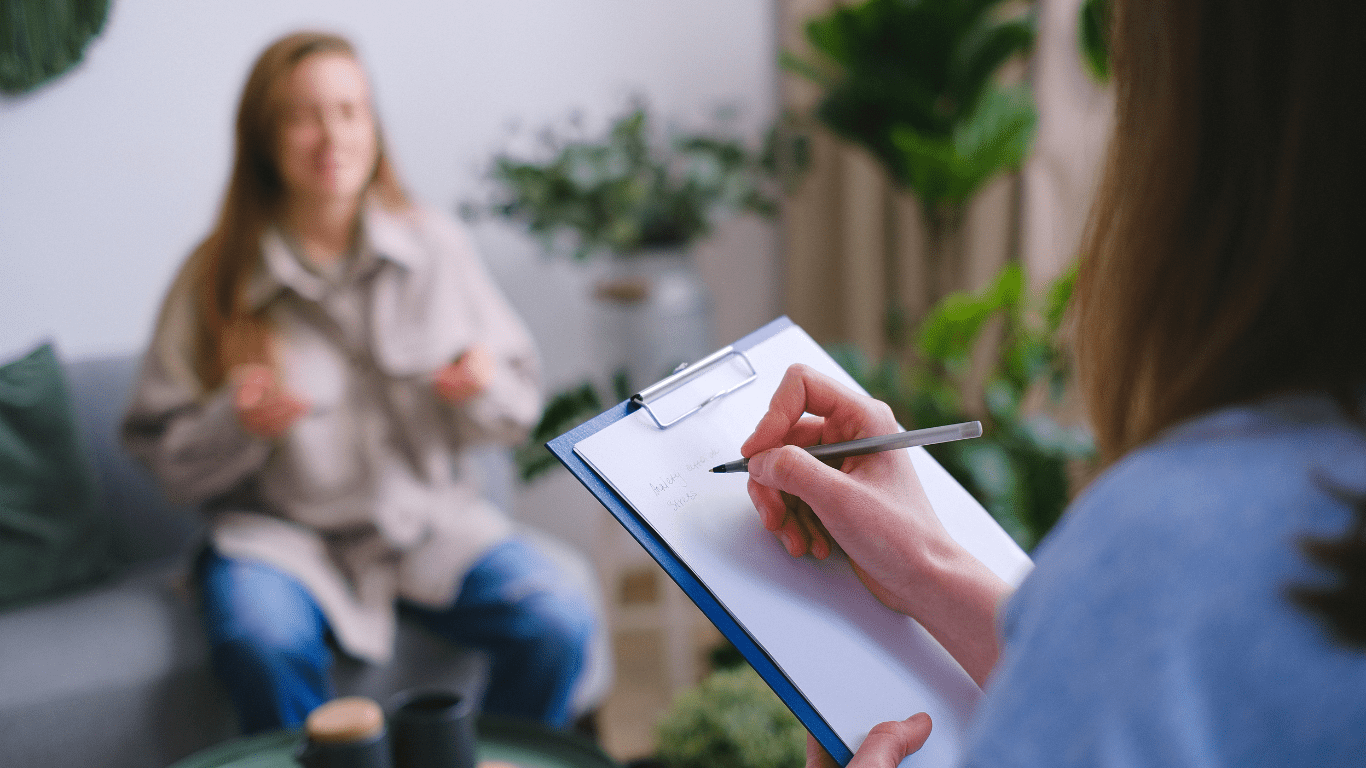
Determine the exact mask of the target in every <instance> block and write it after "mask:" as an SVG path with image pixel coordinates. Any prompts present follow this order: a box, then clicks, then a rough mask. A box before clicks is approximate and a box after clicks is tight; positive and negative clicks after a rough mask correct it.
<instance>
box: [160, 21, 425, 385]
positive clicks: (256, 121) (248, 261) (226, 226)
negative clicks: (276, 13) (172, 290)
mask: <svg viewBox="0 0 1366 768" xmlns="http://www.w3.org/2000/svg"><path fill="white" fill-rule="evenodd" d="M324 53H328V54H342V55H345V56H350V57H352V58H353V59H354V58H356V51H355V48H354V47H353V46H352V45H351V43H349V42H348V41H347V40H345V39H344V38H341V37H338V36H337V35H333V34H328V33H324V32H296V33H294V34H290V35H286V36H285V37H282V38H280V39H279V40H276V41H275V42H274V43H271V44H270V45H269V46H268V47H267V48H266V49H265V50H264V51H263V52H262V53H261V55H260V56H259V57H258V58H257V59H256V64H255V65H254V66H253V67H252V70H251V74H250V75H248V77H247V82H246V85H245V86H244V87H243V89H242V97H241V100H240V101H239V103H238V106H237V123H236V141H235V147H234V153H233V163H232V175H231V177H230V178H229V180H228V189H227V193H226V194H225V195H224V199H223V205H222V208H221V209H220V211H219V214H218V220H217V222H216V223H215V224H214V227H213V229H212V230H211V231H210V232H209V235H208V237H206V238H205V239H204V241H203V242H202V243H200V245H199V247H198V248H196V249H195V251H194V253H193V254H191V256H190V260H189V261H188V262H187V264H186V267H185V268H186V269H187V270H189V275H188V276H189V278H190V281H191V285H192V290H193V293H194V300H195V310H196V312H195V314H196V320H197V323H196V348H195V351H196V356H195V373H196V374H197V375H198V377H199V379H200V383H201V384H202V385H203V387H204V388H205V389H206V390H211V389H214V388H216V387H217V386H218V385H220V384H221V383H222V382H223V380H224V379H225V377H226V376H227V372H228V371H229V369H231V368H232V366H234V365H236V364H239V363H247V362H259V363H267V362H269V338H270V328H269V324H268V323H267V321H266V319H265V317H263V316H262V315H260V314H258V313H255V312H253V311H252V310H251V307H250V306H248V304H247V297H246V287H247V283H248V282H249V281H250V279H251V276H252V275H253V274H254V272H255V271H256V269H257V268H258V266H259V264H260V261H261V253H260V243H261V236H262V235H263V234H264V233H265V231H266V228H267V227H268V226H269V225H270V224H271V222H272V221H274V220H275V219H276V217H278V216H279V215H280V213H281V206H282V204H283V203H284V199H285V195H286V192H287V190H286V189H285V185H284V181H283V179H282V177H281V175H280V171H279V168H278V167H277V147H278V136H279V127H280V119H281V113H282V106H283V104H282V100H281V94H280V89H281V87H282V85H283V83H284V81H285V80H286V79H287V78H288V77H289V75H290V74H291V73H292V72H293V71H294V69H295V67H297V66H298V65H299V63H300V62H301V61H303V60H304V59H305V58H307V57H309V56H314V55H318V54H324ZM375 122H376V135H377V137H378V141H379V147H378V161H377V162H376V164H375V169H374V175H373V176H372V178H371V182H370V186H369V188H368V192H367V194H370V195H372V196H374V197H375V198H376V199H378V200H379V201H380V202H381V203H382V204H384V205H385V206H387V207H390V208H394V209H402V208H405V207H407V206H408V205H409V202H408V198H407V196H406V195H405V194H404V192H403V188H402V185H400V184H399V181H398V177H397V175H396V174H395V172H394V169H393V165H392V164H391V163H390V162H389V159H388V158H389V155H388V152H387V151H386V150H385V147H384V140H383V132H382V131H381V130H380V129H379V120H378V117H376V119H375Z"/></svg>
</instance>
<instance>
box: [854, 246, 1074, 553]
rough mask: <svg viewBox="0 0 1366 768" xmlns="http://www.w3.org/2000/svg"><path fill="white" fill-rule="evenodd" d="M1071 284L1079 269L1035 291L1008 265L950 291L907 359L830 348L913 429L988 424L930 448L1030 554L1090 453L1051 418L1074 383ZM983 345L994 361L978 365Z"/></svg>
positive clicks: (926, 322)
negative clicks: (973, 285) (1065, 336)
mask: <svg viewBox="0 0 1366 768" xmlns="http://www.w3.org/2000/svg"><path fill="white" fill-rule="evenodd" d="M1075 279H1076V268H1075V267H1073V268H1072V269H1070V270H1068V271H1067V272H1065V273H1064V274H1063V275H1062V276H1061V277H1059V278H1058V279H1057V280H1056V281H1054V282H1053V283H1052V284H1051V285H1050V286H1049V287H1048V289H1047V290H1046V291H1045V292H1044V294H1043V295H1042V296H1039V297H1035V296H1032V295H1030V294H1029V292H1028V291H1027V290H1026V287H1025V277H1024V271H1023V270H1022V269H1020V267H1019V265H1018V264H1012V265H1009V266H1007V267H1006V268H1005V269H1004V270H1003V271H1002V272H1001V273H1000V275H998V276H997V277H996V279H995V281H993V283H992V284H991V285H989V286H987V287H986V288H985V289H983V290H982V291H980V292H978V293H975V294H974V293H963V292H960V293H953V294H950V295H949V296H947V297H945V298H944V299H943V300H942V301H940V302H939V303H938V304H937V305H936V306H935V307H934V308H933V309H932V310H931V311H930V313H929V315H928V316H927V317H926V318H925V320H924V322H923V323H922V324H921V326H920V328H919V331H918V333H917V334H916V338H915V352H916V355H915V357H914V358H913V362H910V363H907V362H904V361H901V360H898V359H894V358H885V359H882V360H870V359H869V358H867V357H866V356H865V355H863V354H862V353H860V352H859V351H858V350H857V349H855V348H853V347H851V346H841V347H837V348H834V349H832V350H831V352H832V354H833V355H834V356H835V358H836V359H837V360H839V361H840V364H841V365H843V366H844V368H845V369H846V370H848V371H849V372H850V374H851V375H852V376H853V377H854V378H855V379H856V380H857V381H858V382H859V383H860V384H862V385H863V387H864V388H865V389H867V390H868V391H869V393H870V394H872V395H873V396H874V397H877V398H878V399H880V400H883V401H885V402H887V403H888V404H889V405H891V406H892V410H893V411H894V412H895V413H896V415H897V419H898V420H899V421H900V422H901V423H902V424H904V425H906V426H907V427H922V426H924V427H928V426H936V425H939V424H948V423H953V422H958V421H966V420H969V419H978V418H980V419H981V421H982V422H983V425H982V426H983V434H982V437H980V438H978V439H976V440H962V441H958V442H955V443H945V444H943V445H939V446H931V447H930V448H929V449H928V450H929V451H930V453H931V455H933V456H934V457H935V458H936V459H937V460H938V461H939V462H940V463H941V464H943V465H944V468H945V469H947V470H948V471H949V473H950V474H952V475H953V476H954V477H955V478H956V479H957V480H958V481H959V482H960V483H962V484H963V486H964V487H965V488H967V489H968V491H969V492H970V493H971V494H972V495H973V497H974V498H976V499H977V500H978V501H980V502H982V505H983V506H984V507H986V509H987V511H988V512H990V513H991V515H992V516H993V517H994V518H996V520H997V522H999V523H1000V524H1001V526H1002V527H1003V528H1005V529H1006V531H1007V532H1009V533H1010V534H1011V536H1012V537H1013V538H1014V539H1015V540H1016V542H1017V543H1018V544H1020V546H1021V547H1023V548H1024V549H1025V550H1026V551H1028V550H1030V549H1033V547H1034V545H1035V544H1037V543H1038V541H1039V540H1040V539H1041V538H1043V536H1044V534H1046V533H1047V532H1048V531H1049V529H1050V528H1052V526H1053V524H1054V523H1055V522H1056V521H1057V519H1058V516H1059V515H1060V514H1062V510H1063V508H1064V507H1066V506H1067V502H1068V499H1069V497H1070V490H1071V483H1070V482H1069V481H1070V479H1071V476H1072V475H1073V474H1074V473H1076V472H1078V471H1080V472H1084V471H1085V470H1086V468H1087V466H1088V465H1089V464H1090V463H1091V462H1092V461H1093V460H1094V453H1095V452H1094V448H1093V445H1092V442H1091V437H1090V434H1089V432H1087V430H1086V429H1084V428H1082V427H1076V426H1072V427H1068V426H1063V425H1062V424H1061V423H1060V422H1059V421H1058V420H1057V419H1055V418H1054V417H1053V416H1051V415H1050V410H1051V407H1053V406H1056V405H1057V403H1058V401H1059V400H1060V399H1061V397H1062V396H1063V394H1064V390H1065V388H1066V386H1067V383H1068V380H1069V378H1070V371H1071V368H1070V364H1069V358H1068V355H1067V352H1066V350H1065V349H1064V347H1063V342H1062V340H1061V338H1060V327H1061V325H1062V322H1063V317H1064V311H1065V309H1066V306H1067V303H1068V301H1069V300H1070V298H1071V295H1072V286H1073V284H1074V282H1075ZM983 344H986V345H989V347H990V349H989V351H990V354H989V355H988V356H987V358H986V359H987V360H988V364H987V366H986V370H985V371H976V372H974V370H973V359H974V354H975V353H976V352H977V350H979V348H980V347H981V345H983ZM973 401H979V402H973Z"/></svg>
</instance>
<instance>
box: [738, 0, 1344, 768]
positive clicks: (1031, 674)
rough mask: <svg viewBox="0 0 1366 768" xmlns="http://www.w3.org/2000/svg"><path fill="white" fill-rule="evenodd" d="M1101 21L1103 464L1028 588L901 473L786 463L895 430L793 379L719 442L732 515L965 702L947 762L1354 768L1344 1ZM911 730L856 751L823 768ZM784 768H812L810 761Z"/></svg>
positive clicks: (1120, 10) (878, 458)
mask: <svg viewBox="0 0 1366 768" xmlns="http://www.w3.org/2000/svg"><path fill="white" fill-rule="evenodd" d="M1111 13H1112V18H1113V20H1114V27H1113V40H1114V48H1113V54H1114V61H1113V64H1114V76H1115V84H1116V88H1117V94H1116V95H1117V114H1116V118H1117V120H1116V126H1115V134H1114V137H1113V140H1112V145H1111V151H1110V157H1109V162H1108V167H1107V170H1106V175H1105V177H1104V181H1103V183H1102V186H1101V189H1100V195H1099V198H1098V201H1097V203H1096V207H1095V210H1094V211H1093V212H1092V218H1091V226H1090V231H1089V235H1088V237H1087V240H1086V242H1085V244H1084V246H1083V248H1082V253H1083V254H1084V256H1083V259H1082V263H1081V274H1080V278H1079V283H1078V294H1077V297H1076V299H1077V302H1076V306H1075V307H1074V309H1075V318H1076V323H1077V325H1076V334H1077V342H1078V343H1077V345H1076V348H1077V361H1078V365H1079V372H1080V386H1081V390H1082V392H1083V394H1084V396H1085V397H1086V399H1087V401H1088V403H1089V408H1090V417H1091V425H1092V427H1093V428H1094V430H1095V435H1096V439H1097V443H1098V445H1099V447H1100V449H1101V453H1102V456H1103V459H1104V460H1105V463H1106V464H1107V468H1106V470H1105V471H1104V472H1103V474H1102V475H1101V476H1100V477H1099V478H1098V479H1096V480H1095V481H1094V482H1092V483H1091V485H1090V486H1089V487H1088V488H1087V489H1086V490H1085V492H1084V493H1083V494H1082V495H1081V496H1080V497H1079V498H1078V499H1077V500H1076V502H1075V503H1074V504H1073V505H1072V507H1071V509H1069V511H1068V512H1067V514H1066V515H1064V517H1063V519H1062V521H1061V522H1060V523H1059V525H1058V526H1057V528H1056V529H1055V530H1054V531H1053V532H1052V533H1051V534H1050V535H1049V536H1048V537H1047V538H1046V539H1045V541H1044V542H1043V543H1042V544H1041V545H1040V546H1039V547H1038V549H1037V550H1036V551H1035V553H1034V555H1035V561H1036V567H1035V569H1034V571H1033V572H1032V573H1031V574H1030V575H1029V576H1028V577H1027V578H1026V580H1025V582H1024V583H1023V584H1022V586H1021V587H1020V589H1019V590H1018V592H1016V593H1015V594H1014V595H1009V594H1008V593H1009V588H1008V587H1007V585H1005V584H1004V583H1003V582H1001V580H1000V579H998V578H996V577H995V576H994V575H993V574H992V573H991V572H990V571H989V570H987V569H986V568H985V567H984V566H983V565H982V564H981V563H980V562H978V561H977V560H975V559H974V558H973V557H972V556H971V555H969V554H968V553H967V552H966V551H965V550H964V549H963V548H962V547H961V546H959V545H958V544H957V542H955V541H954V540H953V539H952V538H951V537H949V536H948V535H947V533H946V532H945V531H944V528H943V526H942V525H940V522H939V519H938V518H937V517H936V515H935V513H934V510H933V509H932V508H931V507H930V504H929V502H928V500H927V499H926V498H925V495H924V493H923V491H922V490H921V488H920V485H919V482H918V480H917V479H916V476H915V472H914V470H913V469H912V468H911V466H910V461H909V458H908V457H907V456H905V455H901V454H903V453H904V452H894V453H884V454H877V455H873V456H865V457H858V458H853V459H847V460H846V461H845V462H844V466H843V467H842V468H841V469H842V471H841V470H836V469H832V468H829V467H826V466H825V465H823V464H821V463H820V462H819V461H816V460H815V459H813V458H811V457H810V455H809V454H807V453H806V452H805V451H801V450H798V449H796V448H792V447H782V446H784V444H794V443H795V444H802V445H808V444H812V443H815V442H817V441H820V442H835V441H841V440H849V439H853V438H859V437H866V436H869V435H875V434H882V433H886V432H889V431H892V430H895V429H896V428H897V426H896V423H895V421H894V420H893V418H892V416H891V412H890V410H888V408H887V407H886V406H885V405H882V404H880V403H877V402H875V401H873V400H871V399H869V398H867V397H863V396H859V395H855V394H854V393H851V392H849V391H848V390H845V389H843V388H842V387H840V386H838V385H837V384H835V383H834V382H833V381H831V380H829V379H827V378H825V377H823V376H820V375H819V374H816V373H814V372H811V371H809V370H806V369H802V368H794V369H793V370H791V371H789V372H788V375H787V378H786V379H785V380H784V382H783V383H782V385H781V386H780V387H779V389H778V391H777V393H776V394H775V395H774V397H773V401H772V405H771V407H770V410H769V411H768V413H767V414H765V416H764V417H763V418H762V420H761V421H760V422H759V424H758V426H757V427H756V429H755V432H754V434H753V435H752V436H751V437H750V439H749V440H748V442H747V443H746V445H745V446H744V448H742V451H741V452H742V453H743V454H744V455H746V456H753V457H754V458H753V459H752V460H751V462H750V464H749V471H750V475H749V478H750V492H751V496H752V498H753V499H754V501H755V504H756V506H757V507H758V509H759V512H760V515H761V517H762V519H763V522H764V524H765V525H766V526H767V527H768V528H769V529H770V530H772V531H774V532H775V533H776V534H777V535H778V536H779V538H780V539H781V540H782V541H783V542H784V544H785V546H786V547H787V549H788V551H789V552H790V553H791V554H793V555H794V556H800V555H802V554H805V553H807V552H811V553H813V554H815V555H816V556H825V555H826V554H828V553H829V552H830V551H831V547H832V542H834V543H838V544H839V545H840V546H841V547H842V548H843V549H844V551H845V552H846V553H847V554H848V555H849V557H850V559H851V560H852V561H853V562H854V563H855V566H856V569H857V571H858V573H859V575H860V577H861V578H862V579H863V581H864V583H865V584H866V585H867V586H868V588H869V589H870V590H871V591H872V592H873V594H874V595H876V596H877V597H878V598H879V599H880V600H881V601H882V602H883V603H884V604H886V605H887V606H888V607H889V608H892V609H894V610H898V611H902V612H904V613H907V614H909V615H911V616H913V617H914V618H916V619H917V620H918V621H920V623H921V624H923V625H924V626H925V627H926V629H927V630H929V631H930V632H931V633H932V634H933V635H934V636H935V637H936V639H938V640H939V642H940V643H941V644H942V645H943V646H944V647H945V648H946V649H947V650H949V652H950V653H952V654H953V655H954V657H955V658H956V659H957V660H958V661H959V662H960V663H961V664H962V666H963V667H964V669H965V670H967V672H968V673H969V674H971V675H972V677H973V678H974V679H975V680H977V681H978V683H979V684H983V685H985V688H986V690H985V698H984V699H983V700H982V702H981V704H980V705H979V708H978V710H977V713H976V720H975V723H974V725H973V728H972V731H971V734H970V738H969V742H968V745H967V749H966V755H967V759H966V763H967V764H968V765H973V766H984V767H986V766H993V767H999V766H1050V767H1053V768H1057V767H1060V766H1222V765H1227V766H1244V765H1275V766H1283V767H1284V766H1306V767H1308V766H1314V767H1315V768H1323V767H1324V766H1352V765H1360V764H1361V763H1362V759H1363V755H1366V653H1364V652H1363V648H1366V422H1364V421H1363V415H1362V414H1363V410H1362V409H1363V406H1366V300H1363V298H1362V294H1363V292H1366V254H1363V243H1366V220H1364V219H1363V218H1362V216H1361V214H1360V211H1361V210H1363V208H1364V207H1366V185H1363V184H1362V178H1363V176H1366V143H1363V142H1362V141H1361V136H1360V134H1361V129H1362V121H1361V118H1360V116H1359V114H1358V112H1359V110H1357V109H1356V104H1355V103H1354V99H1353V98H1352V97H1351V94H1353V93H1356V92H1357V91H1358V90H1359V89H1360V87H1361V84H1362V83H1363V82H1366V46H1363V45H1362V44H1361V41H1362V40H1363V39H1366V5H1363V4H1361V3H1358V2H1353V1H1351V0H1308V1H1306V2H1285V1H1284V0H1111ZM796 499H800V502H798V501H796ZM1007 598H1009V603H1008V605H1006V606H1005V607H1004V608H1001V607H1000V606H1001V605H1002V603H1003V601H1005V600H1006V599H1007ZM998 625H999V627H1000V631H1001V635H999V636H998V634H997V631H998ZM930 730H931V723H930V722H929V720H928V718H927V717H925V716H923V715H917V716H913V717H911V718H909V719H907V720H905V721H901V722H892V723H884V724H882V725H879V726H878V727H877V728H875V729H873V731H872V733H871V734H870V735H869V736H868V738H867V740H866V741H865V742H864V743H863V745H862V747H861V748H860V749H859V750H858V752H857V754H856V755H855V757H854V760H853V761H852V762H851V763H850V766H851V768H873V767H883V768H886V767H890V766H894V765H896V764H897V763H898V762H899V761H900V760H901V758H902V757H903V756H904V755H906V754H908V753H910V752H912V751H914V750H915V749H918V748H919V746H920V745H921V744H922V743H923V742H924V740H925V738H926V737H927V736H928V735H929V733H930ZM809 761H810V763H811V764H812V765H832V764H833V763H831V761H830V759H829V757H828V756H827V755H825V754H824V752H823V750H821V749H820V748H819V746H817V745H815V744H814V742H813V743H812V746H811V748H810V749H809Z"/></svg>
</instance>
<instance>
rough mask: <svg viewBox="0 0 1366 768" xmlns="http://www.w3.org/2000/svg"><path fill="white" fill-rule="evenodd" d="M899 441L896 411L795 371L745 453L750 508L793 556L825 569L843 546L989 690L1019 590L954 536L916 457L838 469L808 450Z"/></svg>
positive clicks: (886, 456) (868, 580) (880, 457)
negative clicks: (1011, 600)
mask: <svg viewBox="0 0 1366 768" xmlns="http://www.w3.org/2000/svg"><path fill="white" fill-rule="evenodd" d="M893 433H900V428H899V427H898V426H897V423H896V419H895V418H894V417H893V416H892V410H891V408H889V407H888V406H887V405H886V404H885V403H882V402H879V401H877V400H874V399H873V398H871V397H868V396H867V395H863V394H859V393H856V392H853V391H852V390H850V389H848V388H847V387H845V386H844V385H842V384H840V383H839V382H837V381H835V380H834V379H831V378H830V377H828V376H825V375H824V374H821V373H819V372H818V371H815V370H814V369H811V368H809V367H807V366H805V365H794V366H792V367H790V368H788V370H787V372H786V373H785V374H784V376H783V380H782V382H781V383H780V384H779V385H778V389H777V391H775V392H774V394H773V398H772V400H771V401H770V403H769V409H768V411H767V412H766V413H765V414H764V415H763V417H762V418H761V419H760V420H759V423H758V425H757V426H756V427H755V429H754V434H752V435H750V437H749V439H748V440H746V441H745V443H744V445H742V446H741V447H740V454H741V455H742V456H744V457H745V458H747V459H749V462H748V470H749V483H748V490H749V496H750V499H751V500H752V501H753V502H754V506H755V508H756V509H757V510H758V512H759V516H760V519H761V520H762V522H763V524H764V527H765V528H767V529H768V530H770V531H773V532H774V533H775V534H776V535H777V536H778V538H779V539H780V540H781V541H782V542H783V545H784V547H785V548H786V550H787V551H788V553H789V554H791V555H792V556H794V557H800V556H802V555H804V554H807V553H810V554H812V555H813V556H815V557H817V558H824V557H827V556H829V554H830V553H831V551H832V550H833V548H834V545H835V544H836V543H838V544H839V546H840V548H841V549H843V550H844V553H845V554H846V555H848V556H849V560H850V562H851V564H852V565H853V568H854V572H855V573H856V574H858V577H859V579H860V580H861V581H862V582H863V584H864V586H866V587H867V588H868V590H869V591H870V592H872V594H873V595H874V596H875V597H876V598H877V599H878V600H879V601H881V602H882V603H883V604H884V605H886V606H887V607H888V608H891V609H892V610H894V611H898V612H900V613H905V614H907V615H909V616H913V617H915V618H916V620H917V621H919V622H920V623H921V624H922V625H923V626H925V628H926V629H928V630H929V631H930V632H931V634H933V635H934V636H935V639H936V640H938V641H939V642H940V644H941V645H943V646H944V647H945V648H947V649H949V651H950V653H952V654H953V656H954V658H955V659H958V661H959V663H961V664H963V667H964V669H966V670H967V671H968V673H969V674H970V675H972V677H973V679H975V680H977V681H978V683H979V684H980V683H981V682H982V681H983V680H985V677H986V674H987V673H988V672H989V671H990V668H991V665H992V663H994V661H995V658H996V652H997V648H996V641H995V636H994V633H993V632H992V626H993V624H992V622H993V621H994V616H995V611H996V605H997V603H998V602H999V601H1000V600H1001V599H1002V598H1003V596H1004V595H1005V594H1006V593H1008V591H1009V587H1008V586H1007V585H1006V584H1005V582H1003V581H1001V579H1000V578H999V577H997V576H996V575H995V574H994V573H993V572H991V570H990V569H988V568H987V567H986V566H985V565H983V564H982V563H981V562H980V561H978V560H977V559H976V558H974V557H973V556H972V555H971V554H969V553H968V552H967V550H965V549H964V548H963V547H962V546H961V545H959V544H958V542H957V541H955V540H954V539H953V537H952V536H950V535H949V533H948V531H947V530H946V529H945V528H944V526H943V524H942V523H941V522H940V520H939V517H938V515H936V514H935V512H934V509H933V507H931V506H930V502H929V499H928V498H927V497H926V495H925V491H924V489H923V488H922V487H921V485H920V478H919V477H918V476H917V475H916V472H915V468H914V466H913V465H912V463H911V455H910V452H909V451H901V450H885V451H879V452H876V453H869V454H862V455H855V456H852V457H849V458H845V459H844V460H843V466H842V467H840V468H835V467H831V466H828V465H827V464H825V463H824V462H822V461H821V460H820V459H819V458H817V457H816V456H813V455H812V452H811V451H809V450H807V449H806V448H804V447H803V446H814V445H817V444H818V443H819V444H829V443H845V442H848V441H851V440H859V439H862V438H867V437H875V436H882V435H889V434H893Z"/></svg>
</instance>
